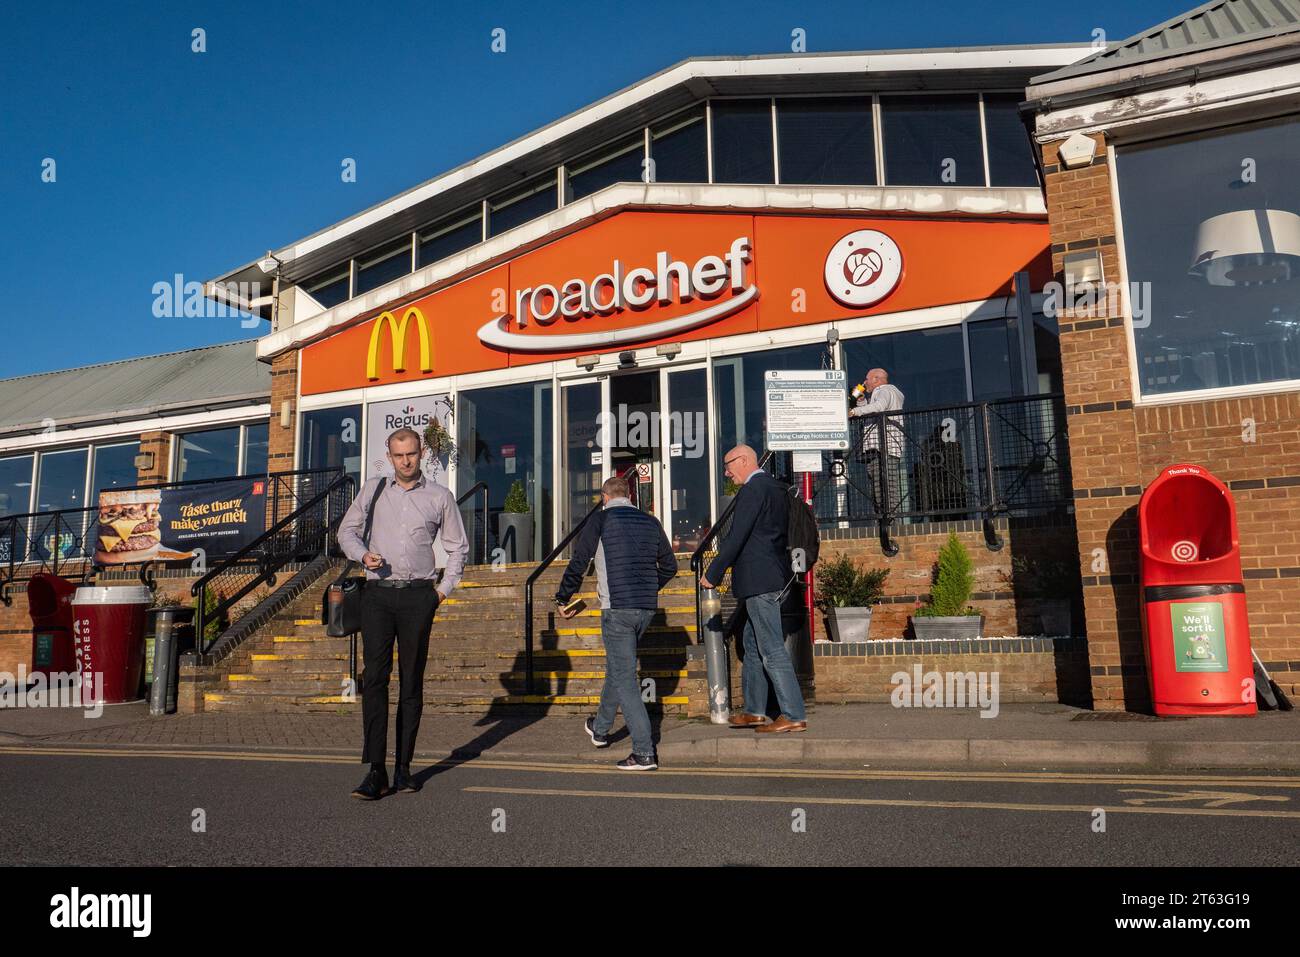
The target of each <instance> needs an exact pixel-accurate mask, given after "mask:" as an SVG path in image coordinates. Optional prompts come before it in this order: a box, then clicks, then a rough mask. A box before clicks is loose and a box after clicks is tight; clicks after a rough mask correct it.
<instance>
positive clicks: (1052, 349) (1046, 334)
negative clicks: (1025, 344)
mask: <svg viewBox="0 0 1300 957" xmlns="http://www.w3.org/2000/svg"><path fill="white" fill-rule="evenodd" d="M1034 357H1035V361H1036V364H1037V366H1038V394H1040V395H1045V394H1048V393H1053V392H1064V391H1065V380H1064V379H1063V378H1062V376H1061V330H1060V327H1059V326H1057V324H1056V318H1055V317H1054V316H1045V315H1043V314H1042V313H1035V314H1034Z"/></svg>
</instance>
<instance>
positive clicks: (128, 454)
mask: <svg viewBox="0 0 1300 957" xmlns="http://www.w3.org/2000/svg"><path fill="white" fill-rule="evenodd" d="M139 454H140V443H139V442H130V443H127V444H126V445H101V446H100V447H99V448H97V449H95V465H94V471H93V472H92V473H91V476H90V493H91V495H92V496H95V495H97V494H98V493H99V492H102V491H103V490H105V489H111V488H133V487H134V486H135V485H137V484H138V478H139V473H138V472H137V471H136V468H135V457H136V456H137V455H139ZM91 504H92V505H93V504H95V501H94V500H93V499H92V501H91Z"/></svg>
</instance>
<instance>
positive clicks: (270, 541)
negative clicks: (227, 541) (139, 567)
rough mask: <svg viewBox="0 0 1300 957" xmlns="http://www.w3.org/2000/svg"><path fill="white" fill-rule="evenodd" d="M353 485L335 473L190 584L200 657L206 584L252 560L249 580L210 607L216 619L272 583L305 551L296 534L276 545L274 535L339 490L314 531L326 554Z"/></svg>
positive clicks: (204, 617)
mask: <svg viewBox="0 0 1300 957" xmlns="http://www.w3.org/2000/svg"><path fill="white" fill-rule="evenodd" d="M353 485H354V483H353V480H352V476H350V475H348V474H346V473H343V474H340V475H338V476H336V477H335V479H334V480H333V481H332V482H330V484H329V485H328V486H326V487H325V488H324V489H322V490H321V491H320V492H318V493H317V494H316V495H314V496H312V498H311V499H309V500H308V501H307V502H305V503H303V504H302V505H300V506H299V507H298V508H296V509H295V510H294V511H293V512H291V513H289V514H288V515H286V516H285V517H284V518H282V519H281V520H280V521H278V522H276V523H275V524H274V525H272V526H271V527H270V528H268V529H267V530H266V531H265V532H263V533H262V534H261V535H259V536H258V537H257V538H255V539H253V541H251V542H249V543H248V544H247V545H245V546H244V547H243V548H241V549H240V550H239V551H237V552H235V553H234V554H233V555H231V556H229V557H228V558H225V559H223V560H222V561H221V562H220V563H218V564H217V565H216V566H215V567H214V568H212V569H210V570H209V571H208V572H207V573H206V574H204V575H203V576H202V577H201V578H199V579H198V581H196V582H195V583H194V584H193V585H191V586H190V595H191V596H193V597H195V598H197V599H198V602H197V608H196V610H195V613H194V644H195V649H196V650H197V652H198V654H199V655H200V657H201V656H203V655H206V654H207V653H208V651H210V650H211V645H209V646H207V647H205V646H204V632H205V631H206V628H207V620H206V619H207V617H208V609H207V607H206V606H207V594H206V593H207V588H208V585H209V583H210V582H212V580H213V579H215V578H216V577H217V576H218V575H220V574H223V573H225V572H228V571H229V570H230V569H232V568H235V567H237V566H243V565H246V564H247V563H249V562H250V561H255V562H256V567H257V574H255V575H254V576H253V577H252V578H251V579H249V581H247V582H245V584H244V585H243V587H242V588H240V589H238V590H237V591H235V592H234V593H233V594H231V595H229V596H227V597H226V598H224V599H223V600H222V601H220V602H218V603H217V606H216V608H214V609H213V610H212V614H213V615H214V616H216V617H217V619H218V620H220V616H221V615H222V614H223V613H224V612H226V611H227V610H229V609H230V608H231V607H233V606H234V604H235V603H236V602H237V601H239V600H240V599H241V598H243V597H244V596H245V595H247V594H248V593H249V592H251V591H252V590H253V589H255V588H257V587H258V586H259V585H261V584H263V583H264V582H265V583H270V584H272V585H274V584H275V574H276V572H278V571H279V570H280V569H281V568H283V567H284V566H285V565H287V564H288V563H289V562H290V561H292V560H293V559H294V558H296V557H298V556H299V555H301V554H302V553H303V552H304V551H305V550H306V548H305V545H304V543H303V542H301V541H299V540H298V537H297V536H287V537H286V538H285V539H283V541H285V542H287V543H288V544H287V545H285V546H283V547H279V548H276V547H274V544H275V543H276V542H277V539H278V537H279V536H280V535H281V534H282V533H283V532H284V531H285V530H286V529H289V528H291V527H292V526H293V525H294V524H295V523H297V522H299V521H300V520H301V519H302V518H303V517H304V516H305V515H307V514H308V512H309V511H310V510H311V509H313V508H316V507H317V506H319V505H320V504H321V503H322V502H328V501H329V500H330V498H331V496H333V495H335V493H336V492H338V491H340V490H341V491H342V492H343V495H342V496H341V497H340V498H339V501H340V502H342V503H344V504H343V507H342V508H338V509H333V510H330V509H329V506H328V505H326V509H327V512H326V521H325V522H324V524H323V525H322V526H321V527H320V529H319V530H318V532H317V535H318V537H319V538H320V543H319V550H320V553H321V554H322V555H324V554H327V553H328V551H329V543H330V540H331V538H332V536H333V533H334V531H335V529H336V528H337V527H338V524H339V523H340V522H341V521H342V520H343V516H344V514H345V513H346V511H347V506H348V505H351V503H352V499H353V498H354V497H355V491H354V488H353ZM331 512H332V514H331ZM268 545H272V546H273V547H271V548H269V549H268V547H267V546H268ZM311 550H313V551H315V550H316V546H315V545H314V544H313V545H312V546H311ZM218 637H220V636H218ZM216 640H217V639H216V638H214V639H213V644H215V642H216Z"/></svg>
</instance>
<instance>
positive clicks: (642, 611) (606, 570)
mask: <svg viewBox="0 0 1300 957" xmlns="http://www.w3.org/2000/svg"><path fill="white" fill-rule="evenodd" d="M600 491H601V500H602V501H603V502H604V505H605V507H604V508H602V509H601V510H600V511H599V512H597V513H596V514H595V515H593V516H592V518H591V520H590V521H589V522H587V524H586V526H585V527H584V528H583V529H582V531H581V532H580V533H579V534H578V538H577V541H576V542H575V543H574V546H573V558H572V559H571V560H570V561H569V566H568V567H567V568H566V569H565V570H564V577H563V578H562V579H560V590H559V591H557V592H556V593H555V603H556V605H558V606H560V608H561V609H563V607H564V606H565V605H567V604H568V603H569V599H570V598H572V597H573V594H574V592H576V591H577V590H578V588H579V587H581V585H582V576H583V574H584V573H585V572H586V570H587V563H588V562H590V561H591V560H592V559H593V558H594V559H595V560H596V594H597V596H598V597H599V598H600V609H601V610H600V639H601V642H602V643H603V644H604V645H605V683H604V686H603V687H602V688H601V692H600V708H599V709H598V710H597V711H596V716H595V717H594V718H588V719H587V720H586V722H585V723H584V726H585V728H586V731H587V735H588V736H589V737H590V738H591V742H592V744H594V745H595V746H596V747H598V748H604V747H608V745H609V732H610V729H611V728H612V727H613V726H614V717H615V716H616V715H617V714H618V709H619V706H620V705H621V706H622V708H623V720H624V721H626V722H627V728H628V731H629V732H630V733H631V735H632V753H631V754H630V755H628V757H627V758H626V759H624V760H623V761H620V762H618V764H617V767H618V768H620V769H622V770H624V771H653V770H655V768H657V767H659V761H658V757H657V756H656V755H655V746H654V741H653V739H652V737H651V731H650V716H649V715H648V714H646V710H645V702H644V701H642V700H641V686H640V684H639V683H638V682H637V678H636V643H637V642H638V641H640V639H641V636H642V635H643V634H645V630H646V628H647V627H648V626H649V624H650V619H651V618H653V617H654V613H655V609H656V608H658V606H659V589H661V588H663V587H664V585H666V584H668V583H669V582H670V581H672V580H673V577H674V576H676V574H677V557H676V556H675V555H674V554H673V549H672V546H671V545H669V544H668V536H667V535H665V534H664V530H663V526H662V525H660V524H659V522H658V521H657V520H656V519H655V518H654V517H653V516H651V515H647V514H646V513H645V512H643V511H641V510H640V509H639V508H637V507H636V506H635V505H633V504H632V501H631V498H630V497H629V496H630V494H631V490H630V489H629V488H628V484H627V479H625V478H622V477H620V476H614V477H613V478H608V479H606V480H605V484H604V485H602V486H601V490H600ZM560 614H561V616H563V617H565V618H572V617H573V615H574V612H569V613H567V614H566V613H565V612H564V611H563V610H561V612H560Z"/></svg>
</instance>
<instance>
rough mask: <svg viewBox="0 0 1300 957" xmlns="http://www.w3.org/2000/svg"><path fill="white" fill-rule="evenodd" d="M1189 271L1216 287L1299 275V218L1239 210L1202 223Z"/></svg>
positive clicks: (1281, 212) (1277, 211)
mask: <svg viewBox="0 0 1300 957" xmlns="http://www.w3.org/2000/svg"><path fill="white" fill-rule="evenodd" d="M1187 271H1188V273H1189V274H1191V275H1193V276H1199V277H1200V278H1201V279H1204V280H1205V281H1206V282H1207V283H1209V284H1210V285H1211V286H1263V285H1267V284H1269V283H1275V282H1282V281H1284V280H1287V279H1294V278H1296V277H1300V216H1297V215H1296V214H1295V213H1292V212H1288V211H1287V210H1284V209H1239V210H1235V211H1234V212H1231V213H1221V214H1220V215H1218V216H1211V217H1210V218H1209V219H1206V220H1204V221H1202V223H1201V224H1200V226H1198V227H1197V229H1196V248H1195V250H1194V255H1193V257H1192V265H1191V268H1189V269H1188V270H1187Z"/></svg>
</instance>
